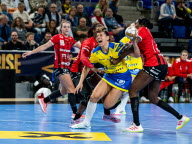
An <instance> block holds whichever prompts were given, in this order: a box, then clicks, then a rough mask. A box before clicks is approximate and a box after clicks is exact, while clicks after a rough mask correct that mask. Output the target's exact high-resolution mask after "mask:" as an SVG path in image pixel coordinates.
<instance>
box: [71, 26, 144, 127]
mask: <svg viewBox="0 0 192 144" xmlns="http://www.w3.org/2000/svg"><path fill="white" fill-rule="evenodd" d="M96 40H97V42H98V44H99V46H98V47H97V48H95V49H94V50H93V51H92V54H91V57H90V62H91V63H92V64H95V63H100V64H102V65H103V66H104V72H105V74H104V76H103V78H102V80H101V81H100V82H99V83H98V84H97V86H96V87H95V89H94V90H93V93H92V95H91V97H90V100H89V102H88V106H87V110H86V117H85V119H84V121H83V122H81V123H79V124H75V125H72V126H71V128H90V127H91V126H90V121H91V119H92V116H93V114H94V112H95V110H96V106H97V102H98V101H99V100H100V99H101V98H102V97H104V96H106V97H105V100H104V107H105V108H108V109H109V108H111V107H112V106H114V105H115V103H116V102H117V100H118V99H119V98H120V96H121V95H122V93H123V92H128V89H129V88H130V85H131V81H132V77H131V73H130V71H129V69H128V67H127V65H126V63H125V60H122V61H121V62H119V63H118V64H117V65H112V64H111V62H110V59H112V58H118V57H119V55H120V54H121V52H122V51H123V50H124V49H125V47H126V46H125V45H123V44H121V43H110V42H109V35H108V32H107V31H106V29H104V28H102V29H100V30H98V31H97V36H96ZM135 56H140V53H139V52H138V51H136V52H135ZM89 70H92V71H95V72H98V70H97V69H96V68H94V67H93V68H91V69H90V68H87V67H84V69H83V71H82V74H81V78H80V82H79V84H78V86H77V87H76V92H78V91H79V90H81V89H82V87H83V80H84V79H85V77H86V75H87V74H88V72H89Z"/></svg>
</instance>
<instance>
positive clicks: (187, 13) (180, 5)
mask: <svg viewBox="0 0 192 144" xmlns="http://www.w3.org/2000/svg"><path fill="white" fill-rule="evenodd" d="M191 12H192V11H191V9H190V8H188V7H186V6H185V2H184V0H178V1H177V7H176V14H177V16H178V18H180V19H181V20H183V23H184V25H185V26H186V36H187V37H189V36H190V34H191V30H190V26H192V16H191Z"/></svg>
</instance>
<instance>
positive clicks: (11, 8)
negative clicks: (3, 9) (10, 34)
mask: <svg viewBox="0 0 192 144" xmlns="http://www.w3.org/2000/svg"><path fill="white" fill-rule="evenodd" d="M1 4H5V5H6V6H7V9H8V13H10V14H12V13H13V12H14V11H16V10H17V6H16V4H15V2H14V1H13V0H1Z"/></svg>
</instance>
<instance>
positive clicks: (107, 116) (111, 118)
mask: <svg viewBox="0 0 192 144" xmlns="http://www.w3.org/2000/svg"><path fill="white" fill-rule="evenodd" d="M102 119H103V120H105V121H112V122H114V123H119V122H120V121H121V120H120V119H118V118H116V117H114V116H113V115H106V114H104V115H103V117H102Z"/></svg>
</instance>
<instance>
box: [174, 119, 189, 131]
mask: <svg viewBox="0 0 192 144" xmlns="http://www.w3.org/2000/svg"><path fill="white" fill-rule="evenodd" d="M189 121H190V118H188V117H186V116H183V117H182V118H181V119H180V120H178V123H177V127H176V129H177V130H178V129H180V128H182V127H184V126H185V125H186V124H187V123H188V122H189Z"/></svg>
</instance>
